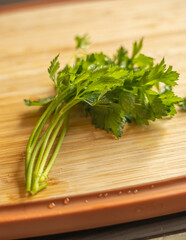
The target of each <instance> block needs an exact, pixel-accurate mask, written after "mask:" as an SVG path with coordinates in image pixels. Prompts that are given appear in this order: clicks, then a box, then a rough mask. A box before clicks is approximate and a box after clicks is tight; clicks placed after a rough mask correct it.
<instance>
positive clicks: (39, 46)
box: [0, 0, 186, 206]
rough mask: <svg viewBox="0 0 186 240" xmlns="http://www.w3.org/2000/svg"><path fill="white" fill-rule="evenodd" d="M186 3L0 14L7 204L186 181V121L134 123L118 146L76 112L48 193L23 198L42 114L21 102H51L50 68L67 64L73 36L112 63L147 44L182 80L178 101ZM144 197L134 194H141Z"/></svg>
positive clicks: (1, 185) (0, 126)
mask: <svg viewBox="0 0 186 240" xmlns="http://www.w3.org/2000/svg"><path fill="white" fill-rule="evenodd" d="M185 13H186V1H185V0H175V1H174V0H172V1H170V0H157V1H148V0H142V1H138V0H132V1H95V2H91V1H90V2H76V3H73V4H72V3H66V4H64V3H63V4H55V5H53V6H42V7H37V8H35V7H33V8H28V9H25V10H24V11H23V10H17V11H11V12H1V13H0V34H1V37H0V83H1V87H0V194H1V197H0V205H1V206H5V205H12V204H15V203H23V202H31V201H35V200H43V199H44V200H45V199H54V198H58V197H62V198H63V197H64V198H65V197H69V198H71V197H72V196H77V195H82V194H88V193H89V194H91V193H94V192H96V193H98V192H102V191H109V190H111V189H112V190H114V189H119V188H134V187H135V186H138V185H144V184H153V183H154V182H164V181H167V180H169V179H177V178H183V177H184V176H185V175H186V161H185V160H186V113H184V112H183V111H180V110H178V114H177V115H176V117H174V118H173V119H164V120H158V121H156V122H154V123H151V124H150V126H136V125H135V124H130V125H127V126H126V127H125V132H124V135H123V137H122V138H121V139H120V140H116V139H114V137H113V136H112V135H109V134H107V133H105V132H104V131H102V130H99V129H95V127H94V126H92V125H91V123H90V119H89V118H88V119H86V118H85V117H84V116H83V113H82V112H81V110H80V109H75V110H74V111H73V113H72V117H71V122H70V127H69V130H68V133H67V136H66V137H65V140H64V144H63V146H62V149H61V151H60V153H59V155H58V158H57V160H56V162H55V164H54V167H53V168H52V171H51V173H50V175H49V185H48V188H47V189H45V190H44V191H42V192H40V193H39V194H37V195H36V196H34V197H28V196H27V194H26V192H25V181H24V157H25V148H26V144H27V141H28V138H29V135H30V133H31V131H32V129H33V127H34V126H35V124H36V122H37V120H38V119H39V116H40V115H41V113H42V109H40V108H39V107H26V106H25V105H24V102H23V99H24V98H38V97H46V96H49V95H52V93H53V92H54V89H53V84H52V82H51V81H50V80H49V77H48V73H47V68H48V66H49V62H50V60H51V59H52V58H53V57H54V56H56V55H57V54H58V53H60V60H61V62H62V65H63V66H64V65H65V63H67V62H68V60H69V58H70V56H71V55H72V53H73V49H74V41H73V39H74V36H75V35H76V34H79V35H81V34H84V33H88V34H89V35H90V36H91V42H92V45H91V47H90V51H98V52H99V51H103V52H106V53H108V54H109V55H110V56H112V55H113V53H114V52H115V51H116V49H117V48H118V47H119V46H121V45H124V46H125V47H126V48H127V49H130V50H131V48H132V43H133V42H134V41H135V40H139V39H140V38H141V37H144V49H143V52H144V53H145V54H147V55H149V56H152V57H154V58H155V59H157V61H160V60H161V58H162V57H165V60H166V63H167V64H169V65H173V66H174V69H175V70H176V71H178V72H180V73H181V74H180V80H179V85H178V86H176V87H175V92H176V93H177V94H178V95H179V96H181V97H183V96H185V95H186V62H185V59H186V14H185ZM136 193H137V192H136Z"/></svg>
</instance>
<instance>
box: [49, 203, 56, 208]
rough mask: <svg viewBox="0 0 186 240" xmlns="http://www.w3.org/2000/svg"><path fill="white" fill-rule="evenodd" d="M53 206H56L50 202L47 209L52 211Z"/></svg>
mask: <svg viewBox="0 0 186 240" xmlns="http://www.w3.org/2000/svg"><path fill="white" fill-rule="evenodd" d="M55 206H56V205H55V203H54V202H52V203H50V204H49V205H48V208H50V209H52V208H54V207H55Z"/></svg>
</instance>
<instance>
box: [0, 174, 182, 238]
mask: <svg viewBox="0 0 186 240" xmlns="http://www.w3.org/2000/svg"><path fill="white" fill-rule="evenodd" d="M185 202H186V179H185V178H179V179H173V180H171V181H165V182H159V183H155V184H153V185H152V184H151V185H142V186H138V187H137V188H130V189H117V190H114V191H107V192H101V193H96V194H89V195H82V196H75V197H72V198H70V199H64V198H63V199H62V198H59V199H51V200H44V201H41V200H40V201H35V202H31V203H25V204H17V205H11V206H1V207H0V216H1V218H0V239H2V240H3V239H12V238H24V237H31V236H40V235H47V234H54V233H62V232H69V231H75V230H81V229H90V228H95V227H101V226H108V225H112V224H118V223H124V222H130V221H135V220H139V219H146V218H152V217H156V216H161V215H166V214H170V213H176V212H181V211H186V204H185Z"/></svg>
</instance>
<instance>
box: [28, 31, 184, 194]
mask: <svg viewBox="0 0 186 240" xmlns="http://www.w3.org/2000/svg"><path fill="white" fill-rule="evenodd" d="M75 41H76V51H75V54H74V64H73V65H72V66H71V65H69V64H68V65H66V66H65V67H64V68H63V69H61V70H59V68H60V64H59V62H58V56H56V57H55V58H54V59H53V61H51V65H50V67H49V68H48V72H49V75H50V78H51V80H52V81H53V82H54V84H55V87H56V95H55V96H53V97H49V98H46V99H40V100H38V101H30V100H25V103H26V104H27V105H29V106H33V105H37V106H38V105H47V108H46V110H45V112H44V113H43V115H42V116H41V118H40V119H39V121H38V123H37V124H36V126H35V128H34V130H33V132H32V134H31V136H30V139H29V141H28V145H27V149H26V160H25V172H26V189H27V191H29V192H30V193H31V194H36V193H37V192H38V191H40V190H41V189H43V188H45V187H46V186H47V176H48V173H49V171H50V169H51V167H52V165H53V163H54V161H55V159H56V157H57V154H58V152H59V150H60V147H61V145H62V142H63V139H64V136H65V134H66V131H67V128H68V122H69V114H70V110H71V109H72V108H73V107H74V106H75V105H77V104H79V105H81V107H82V108H83V109H84V111H85V113H86V115H90V116H91V119H92V124H94V125H95V126H96V127H97V128H101V129H104V130H105V131H106V132H112V133H113V134H114V135H115V136H116V138H119V137H121V136H122V134H123V129H124V125H125V124H126V123H130V122H131V121H135V122H136V123H137V124H146V125H148V124H149V121H155V120H156V119H160V118H162V117H164V116H170V117H173V116H174V115H175V114H176V109H175V104H180V105H182V106H183V107H185V102H184V101H183V99H182V98H180V97H178V96H176V95H175V94H174V92H173V91H172V88H173V87H174V86H175V85H176V84H177V83H176V81H177V80H178V77H179V74H178V73H177V72H175V71H173V70H172V67H171V66H169V67H168V68H167V67H166V65H165V61H164V59H162V61H161V62H160V63H158V64H154V59H153V58H151V57H148V56H145V55H144V54H141V53H140V50H141V48H142V40H141V41H139V43H137V42H135V43H134V44H133V51H132V54H131V56H129V54H128V52H127V51H126V49H125V48H123V47H120V48H119V49H118V50H117V52H116V54H115V55H114V57H112V58H110V57H109V56H107V55H105V54H104V53H102V52H101V53H91V54H88V53H87V52H86V51H85V49H86V48H87V47H88V45H89V37H88V36H87V35H84V36H83V37H79V36H77V37H76V38H75ZM46 124H48V127H47V129H46V130H45V131H44V130H43V129H44V126H45V125H46ZM53 148H54V150H53V151H52V149H53ZM51 151H52V154H51ZM49 156H51V157H50V158H49ZM48 158H49V159H48Z"/></svg>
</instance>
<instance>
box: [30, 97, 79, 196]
mask: <svg viewBox="0 0 186 240" xmlns="http://www.w3.org/2000/svg"><path fill="white" fill-rule="evenodd" d="M80 101H81V100H79V99H76V98H74V99H72V100H71V101H70V102H68V103H67V104H66V105H64V106H63V107H62V108H61V109H60V110H59V107H60V106H61V104H62V103H59V100H57V101H55V102H54V104H53V106H54V107H55V108H56V111H55V114H54V116H53V118H52V120H51V122H50V124H49V126H48V128H47V130H46V131H45V133H44V135H43V136H42V137H41V139H40V140H39V142H38V144H37V145H36V147H35V148H34V150H32V151H33V153H32V152H31V153H30V155H29V159H28V162H27V164H28V165H27V171H26V188H27V191H34V192H35V191H36V192H37V191H38V189H39V180H40V177H41V176H42V173H43V169H44V167H45V164H46V162H47V158H48V155H49V152H50V150H51V148H52V146H53V144H54V141H55V139H56V137H57V135H58V132H59V130H60V128H61V126H62V124H63V122H64V118H65V115H66V113H67V112H68V111H69V110H70V109H71V108H72V107H73V106H74V105H75V104H77V103H78V102H80ZM57 104H58V106H57ZM49 109H50V108H49ZM51 109H53V108H51ZM46 111H48V109H47V110H46ZM53 111H54V110H53ZM48 112H49V111H48ZM51 114H52V113H51ZM51 114H50V115H51ZM44 116H45V118H47V120H48V116H47V114H45V115H44ZM45 118H44V119H43V122H41V124H40V126H39V127H38V131H40V133H41V131H42V129H43V127H44V125H45V124H43V123H46V119H45ZM39 122H40V121H39ZM65 126H66V125H65ZM40 128H42V129H41V130H40ZM54 128H55V130H54ZM66 129H67V126H66V127H65V132H64V134H62V136H63V135H65V133H66ZM53 130H54V132H53ZM52 132H53V135H52V136H51V134H52ZM35 138H36V140H35V139H34V138H33V137H32V140H33V141H32V142H33V143H34V145H35V144H36V141H37V139H38V138H39V136H38V135H37V134H36V136H35ZM63 138H64V136H63V137H62V140H63ZM62 140H61V141H60V142H61V144H62ZM48 142H49V144H48ZM47 144H48V146H47ZM57 146H58V145H57ZM58 151H59V150H58V148H57V150H56V151H55V152H54V157H52V161H51V163H52V162H54V160H55V158H56V157H57V153H58ZM37 155H38V158H37V161H36V164H35V169H34V163H35V159H36V157H37ZM51 163H50V165H49V168H48V170H47V174H48V172H49V170H50V168H51V167H52V164H51ZM33 169H34V172H33ZM32 193H33V192H32Z"/></svg>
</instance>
